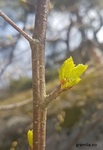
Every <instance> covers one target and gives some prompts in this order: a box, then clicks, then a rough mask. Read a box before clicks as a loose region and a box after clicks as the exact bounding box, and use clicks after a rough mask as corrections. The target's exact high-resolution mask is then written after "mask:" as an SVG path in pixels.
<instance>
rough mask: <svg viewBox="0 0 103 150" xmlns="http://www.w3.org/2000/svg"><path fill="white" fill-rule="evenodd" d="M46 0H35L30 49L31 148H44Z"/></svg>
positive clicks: (38, 149) (39, 149)
mask: <svg viewBox="0 0 103 150" xmlns="http://www.w3.org/2000/svg"><path fill="white" fill-rule="evenodd" d="M47 7H48V0H37V10H36V18H35V26H34V33H33V39H36V40H37V42H35V41H33V42H31V43H30V45H31V49H32V76H33V134H34V140H33V150H45V138H46V108H44V107H41V104H42V102H43V101H45V95H46V89H45V38H46V24H47V12H48V8H47Z"/></svg>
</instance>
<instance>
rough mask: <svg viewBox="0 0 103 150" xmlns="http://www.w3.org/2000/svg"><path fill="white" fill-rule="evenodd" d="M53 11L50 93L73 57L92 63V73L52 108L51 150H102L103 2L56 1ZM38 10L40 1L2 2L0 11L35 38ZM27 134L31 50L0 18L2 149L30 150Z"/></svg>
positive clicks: (49, 42)
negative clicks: (60, 68) (66, 60)
mask: <svg viewBox="0 0 103 150" xmlns="http://www.w3.org/2000/svg"><path fill="white" fill-rule="evenodd" d="M48 7H49V9H50V10H49V14H48V23H47V34H46V48H45V57H46V60H45V64H46V83H47V92H48V93H49V92H50V91H52V90H53V89H54V88H55V87H56V86H57V85H58V83H59V80H58V70H59V67H60V65H61V64H62V63H63V61H64V60H65V59H67V58H68V57H70V56H72V57H73V59H74V61H75V63H76V64H78V63H83V64H88V70H87V71H86V73H85V74H84V76H83V77H82V81H81V82H80V83H79V84H78V85H76V86H75V87H73V88H72V89H71V90H69V91H67V92H66V93H63V94H62V95H60V97H58V98H57V99H56V100H55V101H54V102H52V103H51V104H50V105H49V108H48V120H47V147H46V150H77V149H78V150H79V149H81V148H82V149H83V150H89V149H93V150H102V149H103V1H102V0H51V2H50V3H49V6H48ZM35 8H36V0H0V9H1V10H2V11H3V12H4V13H5V14H6V15H7V16H8V17H10V18H11V19H12V20H13V21H14V22H15V23H16V24H17V25H18V26H19V27H20V28H21V29H23V30H25V32H27V33H28V34H29V35H31V36H32V33H33V28H34V21H35ZM28 129H32V76H31V51H30V46H29V44H28V42H27V41H26V40H25V39H24V38H23V37H22V36H21V35H20V34H19V33H18V32H17V31H16V30H15V29H13V28H12V27H11V26H10V25H9V24H8V23H7V22H6V21H5V20H4V19H2V18H1V17H0V150H28V143H27V138H26V134H27V130H28ZM78 144H81V145H78ZM82 144H86V145H82ZM92 144H93V145H92Z"/></svg>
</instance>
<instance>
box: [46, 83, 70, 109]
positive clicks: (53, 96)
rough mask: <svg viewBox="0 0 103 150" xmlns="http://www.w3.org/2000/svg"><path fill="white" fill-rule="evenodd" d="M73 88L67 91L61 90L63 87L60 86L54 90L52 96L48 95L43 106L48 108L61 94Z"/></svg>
mask: <svg viewBox="0 0 103 150" xmlns="http://www.w3.org/2000/svg"><path fill="white" fill-rule="evenodd" d="M71 88H72V87H70V88H67V89H61V85H58V86H57V87H56V88H55V90H54V91H53V92H51V93H50V94H48V95H47V96H46V99H45V101H44V103H43V105H44V106H45V107H47V106H48V104H49V103H50V102H51V101H52V100H54V99H56V98H57V97H58V96H59V95H60V94H61V93H63V92H65V91H67V90H69V89H71Z"/></svg>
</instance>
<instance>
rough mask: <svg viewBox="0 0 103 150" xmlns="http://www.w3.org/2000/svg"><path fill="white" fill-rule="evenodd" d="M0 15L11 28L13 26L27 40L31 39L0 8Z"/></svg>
mask: <svg viewBox="0 0 103 150" xmlns="http://www.w3.org/2000/svg"><path fill="white" fill-rule="evenodd" d="M0 16H1V17H2V18H4V19H5V20H6V21H7V22H8V23H9V24H10V25H11V26H12V27H13V28H15V29H16V30H17V31H18V32H19V33H20V34H21V35H22V36H23V37H25V38H26V39H27V40H28V41H29V42H31V41H32V37H30V36H29V35H28V34H27V33H26V32H24V31H23V30H22V29H20V28H19V27H18V26H17V25H16V24H15V23H14V22H13V21H12V20H11V19H10V18H9V17H8V16H6V15H5V14H4V13H3V12H2V11H1V10H0Z"/></svg>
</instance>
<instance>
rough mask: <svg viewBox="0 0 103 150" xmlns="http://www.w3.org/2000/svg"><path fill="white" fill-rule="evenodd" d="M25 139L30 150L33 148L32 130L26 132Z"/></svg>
mask: <svg viewBox="0 0 103 150" xmlns="http://www.w3.org/2000/svg"><path fill="white" fill-rule="evenodd" d="M27 138H28V143H29V146H30V148H32V147H33V130H28V132H27Z"/></svg>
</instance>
